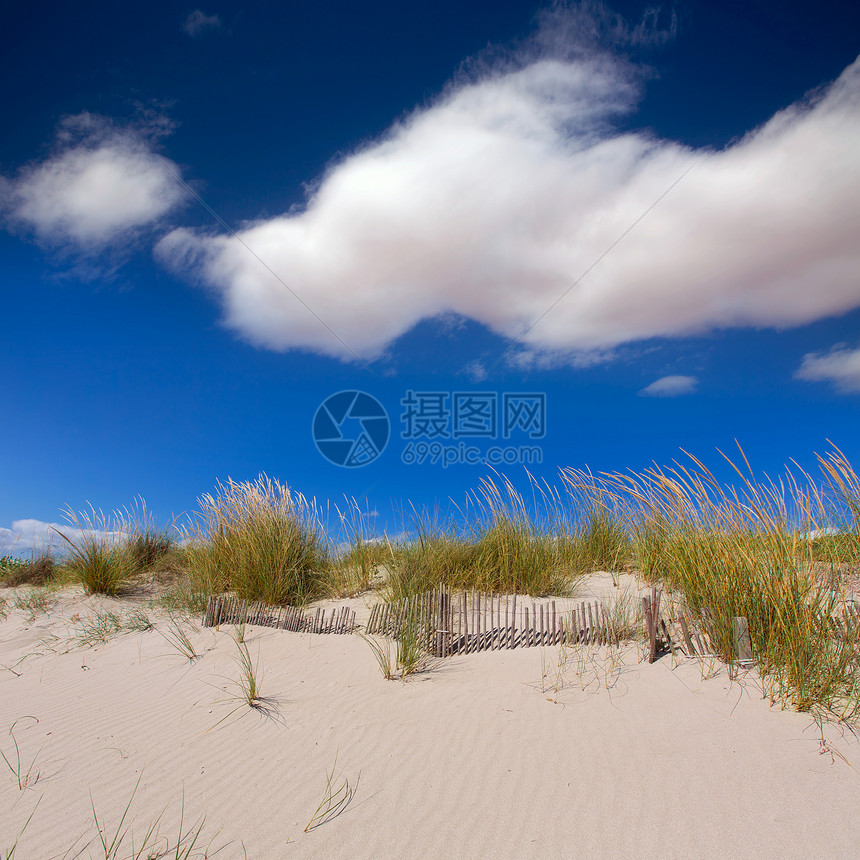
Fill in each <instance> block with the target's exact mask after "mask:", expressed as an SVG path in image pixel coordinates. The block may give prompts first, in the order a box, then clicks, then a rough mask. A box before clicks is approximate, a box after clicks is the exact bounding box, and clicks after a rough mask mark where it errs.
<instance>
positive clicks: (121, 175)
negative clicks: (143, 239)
mask: <svg viewBox="0 0 860 860" xmlns="http://www.w3.org/2000/svg"><path fill="white" fill-rule="evenodd" d="M170 128H171V126H170V124H169V122H168V121H167V120H165V119H164V118H163V117H161V116H156V115H150V116H147V117H146V118H145V119H143V120H141V121H139V122H137V123H133V124H128V125H118V124H117V123H115V122H113V121H111V120H109V119H107V118H106V117H103V116H99V115H96V114H91V113H80V114H77V115H75V116H70V117H66V118H65V119H64V120H63V121H62V122H61V123H60V125H59V128H58V131H57V137H56V142H55V145H54V148H53V151H52V152H51V154H50V155H49V156H48V157H47V158H45V159H44V160H42V161H37V162H34V163H32V164H29V165H27V166H26V167H24V168H22V169H21V170H20V171H19V172H18V174H17V176H15V177H13V178H10V179H4V180H0V182H2V185H0V210H2V213H3V216H4V220H5V223H6V226H7V227H10V228H11V229H16V230H19V231H22V232H26V233H31V234H32V235H34V236H35V237H36V238H37V239H38V240H39V241H40V242H42V243H44V244H46V245H48V246H50V247H52V248H54V249H57V250H60V251H67V252H73V253H82V254H96V253H101V252H103V251H104V250H105V249H106V248H107V247H108V246H110V245H112V244H114V245H116V244H119V243H128V242H129V240H131V239H133V238H134V237H135V236H137V235H138V234H139V233H140V232H141V231H142V230H143V229H144V228H148V227H151V226H152V225H154V224H156V223H158V222H159V221H160V220H161V219H162V218H163V217H164V216H165V215H166V214H167V213H168V212H170V211H171V210H173V209H174V208H175V207H177V206H178V205H179V203H180V202H181V200H182V198H183V194H184V192H183V189H182V188H181V186H180V185H179V183H177V181H176V180H175V178H174V177H173V176H172V175H171V171H172V172H173V173H176V174H177V175H179V172H180V170H179V167H178V166H177V165H176V164H174V163H173V162H172V161H170V160H169V159H167V158H165V157H164V156H163V155H160V154H158V152H156V147H157V142H158V139H159V138H160V137H162V136H163V135H164V134H166V133H168V132H169V131H170Z"/></svg>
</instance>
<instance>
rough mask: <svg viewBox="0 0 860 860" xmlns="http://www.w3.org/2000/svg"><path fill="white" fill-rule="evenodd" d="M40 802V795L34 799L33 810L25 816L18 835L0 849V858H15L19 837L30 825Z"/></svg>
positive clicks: (8, 859) (7, 859) (9, 859)
mask: <svg viewBox="0 0 860 860" xmlns="http://www.w3.org/2000/svg"><path fill="white" fill-rule="evenodd" d="M41 802H42V798H41V797H40V798H39V799H38V800H37V801H36V805H35V806H34V807H33V811H32V812H31V813H30V814H29V815H28V816H27V820H26V821H25V822H24V826H23V827H22V828H21V830H20V831H19V832H18V835H17V836H16V837H15V841H14V842H13V843H12V844H11V845H10V846H9V848H6V849H5V850H0V860H15V852H16V851H17V849H18V843H19V842H20V841H21V837H22V836H23V835H24V831H25V830H26V829H27V828H28V827H29V826H30V822H31V821H32V820H33V816H34V815H35V814H36V810H37V809H38V808H39V804H40V803H41Z"/></svg>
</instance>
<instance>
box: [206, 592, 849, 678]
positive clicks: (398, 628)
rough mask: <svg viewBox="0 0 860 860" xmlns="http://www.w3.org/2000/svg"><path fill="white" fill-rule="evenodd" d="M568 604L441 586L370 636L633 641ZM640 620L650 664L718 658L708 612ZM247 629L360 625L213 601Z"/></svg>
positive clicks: (452, 648)
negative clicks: (665, 658)
mask: <svg viewBox="0 0 860 860" xmlns="http://www.w3.org/2000/svg"><path fill="white" fill-rule="evenodd" d="M563 605H564V608H560V607H558V606H557V603H556V601H555V600H550V601H548V602H547V601H544V602H535V601H534V600H531V599H527V598H523V597H522V596H518V595H516V594H513V595H503V594H497V593H493V592H482V591H471V592H453V591H452V590H451V589H450V588H447V587H439V588H435V589H433V590H431V591H428V592H425V593H424V594H421V595H415V596H413V597H411V598H407V599H404V600H402V601H400V602H397V603H378V604H375V605H374V606H373V608H372V610H371V612H370V617H369V619H368V621H367V623H366V624H365V625H364V629H365V631H366V632H367V633H369V634H375V635H380V636H391V637H393V638H398V637H400V636H402V635H404V633H405V632H412V633H414V635H415V636H416V637H417V638H418V639H419V641H421V642H423V643H424V645H425V647H426V648H427V650H428V651H430V652H431V653H433V654H434V655H436V656H438V657H447V656H450V655H452V654H469V653H472V652H475V651H492V650H498V649H509V648H529V647H533V646H539V645H561V644H576V643H580V644H597V645H609V644H619V643H620V642H622V641H625V640H628V639H630V638H631V633H632V631H631V629H630V627H629V621H627V622H626V624H627V626H626V627H625V628H624V629H619V628H618V627H617V623H618V622H617V621H616V620H615V616H614V615H613V613H612V612H611V611H607V609H606V608H605V606H604V605H603V603H601V602H600V601H596V600H592V601H585V600H583V601H580V602H579V603H578V604H576V605H574V606H572V607H571V606H570V603H569V601H565V602H564V604H563ZM642 617H644V627H645V657H646V659H647V660H649V662H653V661H654V660H655V659H656V658H657V657H658V656H659V655H660V654H663V653H669V652H671V653H672V654H674V655H675V656H686V657H717V656H719V655H716V654H715V653H714V648H713V646H712V645H711V643H710V638H709V636H708V635H707V632H706V631H707V630H708V629H709V625H710V617H709V615H708V612H707V610H703V611H702V616H701V618H693V616H692V615H691V614H690V613H689V612H686V613H676V612H675V610H674V609H673V608H672V607H671V606H666V605H664V604H663V601H661V594H660V592H659V591H658V590H657V589H652V591H651V593H650V594H647V595H645V596H644V597H642ZM734 621H735V635H736V639H738V642H737V645H738V648H737V656H738V658H739V659H740V660H741V662H743V661H744V660H745V659H749V658H750V657H752V653H751V651H750V652H748V653H744V652H743V650H742V648H743V646H742V643H743V642H744V641H746V643H747V646H746V647H748V641H749V639H748V637H749V632H748V629H747V628H746V619H734ZM241 623H246V624H258V625H262V626H265V627H276V628H279V629H282V630H292V631H297V632H305V633H352V632H354V631H355V630H356V629H358V627H359V626H360V625H357V624H356V617H355V612H354V611H353V610H352V609H350V608H349V607H348V606H343V607H340V608H332V609H330V610H324V609H322V608H320V607H317V608H316V609H315V610H313V611H311V612H305V611H304V610H302V609H299V608H298V607H292V606H281V607H278V606H270V605H267V604H264V603H260V602H255V603H249V602H248V601H243V600H239V599H237V598H235V597H231V596H229V595H214V596H212V597H210V598H209V602H208V604H207V606H206V612H205V614H204V616H203V626H204V627H214V626H217V625H218V624H241ZM640 623H641V620H640ZM858 624H860V610H858V607H857V606H855V605H853V604H851V605H849V606H848V607H846V609H845V613H844V617H840V618H836V619H834V625H835V627H836V630H837V631H839V632H841V633H842V634H844V635H846V636H848V635H849V634H850V635H852V636H856V635H857V634H856V629H857V625H858ZM744 631H746V633H744ZM851 631H855V632H853V633H851ZM744 637H746V638H745V639H744Z"/></svg>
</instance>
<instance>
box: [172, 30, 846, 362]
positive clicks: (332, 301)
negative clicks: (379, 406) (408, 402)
mask: <svg viewBox="0 0 860 860" xmlns="http://www.w3.org/2000/svg"><path fill="white" fill-rule="evenodd" d="M598 29H599V28H598ZM551 32H552V28H550V29H547V28H545V29H544V30H542V31H541V34H542V35H541V36H540V38H536V39H535V40H532V42H530V43H529V44H527V45H526V46H524V47H521V48H520V49H519V50H518V51H517V52H515V53H514V54H513V55H500V54H498V53H497V54H496V55H494V57H493V59H492V61H490V62H484V63H481V64H478V65H476V66H474V67H473V68H472V70H471V71H470V72H468V73H464V74H462V75H460V76H458V77H457V78H456V79H455V81H454V82H453V83H452V84H451V86H450V87H448V88H447V89H446V90H445V91H444V92H443V93H442V94H441V95H440V96H439V97H438V98H436V99H435V100H434V101H432V102H431V103H430V104H428V105H426V106H423V107H421V108H419V109H417V110H415V111H414V112H413V113H412V114H411V115H409V116H407V117H406V118H404V119H402V120H400V121H398V122H396V123H394V124H393V125H392V126H391V128H390V129H389V130H388V132H387V133H386V134H385V135H383V136H382V137H381V138H380V139H379V140H376V141H373V142H371V143H370V144H368V145H366V146H364V147H362V148H361V149H359V150H357V151H355V152H353V153H352V154H350V155H348V156H347V157H345V158H343V159H342V160H340V161H339V162H338V163H336V164H334V165H333V166H332V167H331V168H330V169H329V170H328V172H327V173H326V174H325V175H324V176H322V177H321V178H320V179H319V180H318V182H317V183H316V184H315V185H314V187H313V189H312V190H311V191H310V192H309V195H308V198H307V200H306V203H305V205H304V206H303V207H301V208H300V209H298V210H296V211H291V212H289V213H287V214H284V215H281V216H278V217H274V218H270V219H267V220H264V221H260V222H258V223H254V224H250V225H247V226H245V227H244V228H242V229H241V230H240V231H239V232H238V234H237V235H223V234H222V235H213V234H205V233H200V232H194V231H191V230H187V229H179V230H176V231H174V232H172V233H170V234H169V235H168V236H166V237H165V238H164V239H163V240H162V241H161V242H160V243H159V245H158V247H157V255H158V257H159V258H160V259H161V260H162V261H163V262H164V263H165V264H167V265H169V266H170V267H172V268H173V269H174V270H176V271H178V272H185V273H187V276H189V277H191V278H195V279H197V280H199V281H201V282H202V283H204V284H206V285H208V286H209V287H210V288H211V289H212V290H214V292H215V293H216V295H217V296H218V297H219V299H220V302H221V303H222V306H223V318H224V322H225V324H226V326H228V327H229V328H231V329H233V330H234V331H235V332H237V333H238V334H239V335H240V336H241V337H243V338H244V339H246V340H248V341H249V342H251V343H253V344H255V345H257V346H259V347H263V348H268V349H273V350H288V349H293V348H299V349H306V350H312V351H316V352H321V353H327V354H331V355H335V356H339V357H341V358H344V359H347V360H349V359H351V358H353V357H354V354H357V355H359V356H361V357H363V358H374V357H377V356H379V355H381V354H382V352H383V351H384V349H385V348H386V346H387V345H388V344H390V343H391V342H392V341H394V340H396V339H397V338H398V337H399V336H401V335H403V334H404V333H405V332H407V331H409V329H411V328H412V327H413V326H414V325H415V324H416V323H418V322H419V321H420V320H423V319H428V318H435V317H438V316H440V315H443V314H450V313H455V314H461V315H463V316H465V317H469V318H470V319H473V320H476V321H478V322H480V323H482V324H484V325H485V326H487V327H488V328H489V329H491V330H492V331H494V332H497V333H498V334H500V335H503V336H505V337H508V338H512V339H516V338H521V343H522V348H523V349H524V350H526V352H527V353H528V355H529V356H530V357H529V358H528V361H529V362H531V363H534V361H535V357H540V356H546V355H550V354H553V353H555V354H567V355H571V354H578V355H590V354H596V355H598V356H600V355H602V356H607V355H611V354H612V350H613V349H614V348H615V347H617V346H618V345H620V344H624V343H630V342H635V341H641V340H644V339H649V338H655V337H679V336H685V335H689V334H693V333H697V332H702V331H704V330H709V329H714V328H728V327H742V326H754V327H772V328H777V329H783V328H788V327H791V326H797V325H802V324H804V323H808V322H810V321H812V320H817V319H821V318H823V317H827V316H832V315H838V314H842V313H845V312H846V311H848V310H850V309H852V308H855V307H858V306H860V281H858V279H857V275H856V273H857V272H858V271H860V243H858V242H857V241H856V238H857V234H858V230H860V210H858V206H857V194H856V189H857V188H858V187H860V60H858V62H855V63H854V64H852V65H851V66H850V67H848V68H847V69H846V70H845V71H844V72H843V74H842V75H841V76H840V77H839V78H838V80H837V81H835V82H834V83H832V84H831V85H830V86H828V87H826V88H823V89H821V90H818V91H816V93H815V94H814V95H811V96H809V97H808V98H805V99H803V100H801V101H800V102H798V103H797V104H795V105H792V106H790V107H788V108H786V109H785V110H782V111H781V112H779V113H778V114H776V115H775V116H774V117H772V118H771V119H770V120H769V121H768V122H766V123H765V124H764V125H763V126H762V127H760V128H758V129H756V130H753V131H751V132H750V133H749V134H748V135H747V136H746V137H744V138H743V139H742V140H740V141H738V142H736V143H734V144H733V145H731V146H728V147H727V148H725V149H723V150H720V151H716V150H712V149H704V150H695V149H691V148H689V147H685V146H682V145H680V144H678V143H676V142H673V141H671V140H661V139H658V138H656V137H655V136H654V135H653V134H650V133H648V132H644V131H643V132H630V131H621V130H619V128H620V125H619V119H620V118H623V119H624V123H625V127H626V128H629V126H630V120H629V114H631V112H633V111H634V110H635V107H636V105H637V103H638V100H639V98H640V95H641V88H642V86H643V83H644V80H645V77H646V75H645V73H644V72H643V71H642V70H640V69H638V68H637V67H635V66H634V65H633V64H632V63H631V62H630V61H628V60H626V59H623V58H622V57H621V54H622V53H623V51H621V50H619V51H617V53H611V52H608V51H606V50H605V49H603V50H598V49H596V48H594V46H593V43H586V44H585V45H582V44H574V46H573V47H572V48H571V47H570V44H566V47H564V48H562V47H560V46H559V44H558V40H555V41H554V40H553V39H551V38H549V36H548V35H547V33H551ZM637 34H638V35H637ZM616 35H617V34H616ZM627 38H628V42H630V41H632V42H636V41H637V39H638V40H639V41H642V40H644V39H645V35H643V33H642V32H641V31H640V29H638V28H637V29H635V30H634V31H633V32H632V33H628V34H627ZM562 41H564V40H562ZM618 41H619V39H618V38H615V39H614V43H615V44H616V45H617V43H618ZM688 171H689V172H688ZM681 177H683V178H681ZM679 179H680V181H678V180H679ZM676 182H677V185H675V183H676ZM673 186H674V187H673ZM664 195H665V197H664ZM658 201H659V202H658ZM655 204H656V205H655ZM652 207H653V208H652ZM646 212H647V214H644V213H646ZM643 215H644V217H643ZM640 218H641V220H638V219H640ZM637 221H638V223H637ZM632 225H635V226H632ZM631 227H632V229H631ZM628 230H629V233H628V232H627V231H628ZM621 237H623V238H621ZM619 239H621V240H620V241H619ZM249 249H251V251H253V253H251V252H250V251H249ZM608 249H611V250H609V252H608V253H607V250H608ZM255 255H256V256H255ZM604 255H605V256H604ZM260 260H263V261H265V264H266V265H265V266H264V265H262V264H261V262H260ZM267 267H268V268H267ZM583 275H584V276H583ZM572 284H574V286H573V287H572V289H569V288H570V287H571V285H572ZM285 285H287V286H285ZM568 290H569V291H568ZM296 296H299V297H300V298H301V302H300V301H299V300H297V298H296ZM562 296H563V298H562ZM302 302H304V303H306V305H307V306H308V307H310V308H311V309H312V311H313V313H310V312H309V311H308V310H307V308H306V307H304V306H303V305H302ZM320 319H322V320H323V321H324V322H325V325H323V324H321V323H320V321H319V320H320ZM332 331H333V332H334V333H336V336H335V335H334V334H332Z"/></svg>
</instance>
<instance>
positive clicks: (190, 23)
mask: <svg viewBox="0 0 860 860" xmlns="http://www.w3.org/2000/svg"><path fill="white" fill-rule="evenodd" d="M222 26H223V25H222V23H221V18H220V17H219V16H218V15H207V14H206V13H205V12H202V11H201V10H200V9H195V10H194V11H193V12H191V13H190V14H189V15H188V17H187V18H186V19H185V21H184V22H183V23H182V30H183V32H185V33H187V34H188V35H189V36H191V38H192V39H196V38H198V37H199V36H202V35H203V34H204V33H207V32H209V31H211V30H220V29H221V27H222Z"/></svg>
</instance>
